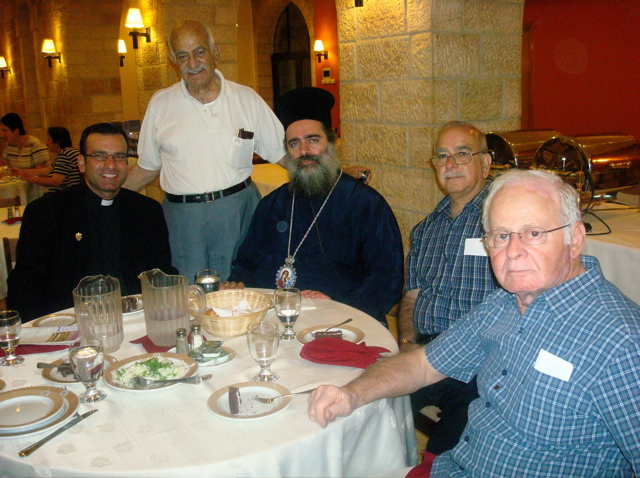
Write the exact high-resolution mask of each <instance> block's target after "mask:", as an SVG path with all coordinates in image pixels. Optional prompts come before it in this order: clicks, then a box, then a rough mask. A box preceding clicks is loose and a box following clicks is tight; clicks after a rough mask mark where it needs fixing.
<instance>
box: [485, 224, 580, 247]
mask: <svg viewBox="0 0 640 478" xmlns="http://www.w3.org/2000/svg"><path fill="white" fill-rule="evenodd" d="M570 225H571V224H565V225H564V226H560V227H556V228H555V229H548V230H546V231H545V230H544V229H542V228H541V227H526V228H524V229H520V231H518V232H505V231H489V232H486V233H484V234H483V235H482V239H483V240H484V242H485V244H486V245H487V246H488V247H490V248H492V249H500V248H501V247H505V246H506V245H507V244H509V242H511V236H512V235H513V234H516V235H517V236H518V238H520V242H522V243H523V244H524V245H525V246H539V245H540V244H544V243H545V242H547V234H548V233H550V232H554V231H559V230H560V229H564V228H565V227H569V226H570Z"/></svg>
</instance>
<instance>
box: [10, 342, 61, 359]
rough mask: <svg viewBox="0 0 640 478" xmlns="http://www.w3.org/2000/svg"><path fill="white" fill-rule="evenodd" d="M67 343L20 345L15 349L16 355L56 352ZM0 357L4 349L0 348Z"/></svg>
mask: <svg viewBox="0 0 640 478" xmlns="http://www.w3.org/2000/svg"><path fill="white" fill-rule="evenodd" d="M67 348H69V345H32V344H26V345H20V344H18V348H17V349H16V355H29V354H43V353H46V352H56V351H57V350H65V349H67ZM0 357H4V350H0Z"/></svg>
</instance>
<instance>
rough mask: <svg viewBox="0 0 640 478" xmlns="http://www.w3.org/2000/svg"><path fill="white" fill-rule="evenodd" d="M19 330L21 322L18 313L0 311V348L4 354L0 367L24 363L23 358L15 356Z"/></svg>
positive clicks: (14, 311)
mask: <svg viewBox="0 0 640 478" xmlns="http://www.w3.org/2000/svg"><path fill="white" fill-rule="evenodd" d="M21 329H22V320H21V319H20V314H19V313H18V311H16V310H3V311H0V347H2V349H3V350H4V354H5V357H4V358H3V359H1V360H0V365H4V366H9V365H18V364H19V363H22V362H24V357H21V356H19V355H16V347H17V346H18V342H19V341H20V330H21Z"/></svg>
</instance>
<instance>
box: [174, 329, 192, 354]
mask: <svg viewBox="0 0 640 478" xmlns="http://www.w3.org/2000/svg"><path fill="white" fill-rule="evenodd" d="M188 351H189V344H188V343H187V329H176V353H177V354H183V355H186V354H187V352H188Z"/></svg>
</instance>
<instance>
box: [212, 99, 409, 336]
mask: <svg viewBox="0 0 640 478" xmlns="http://www.w3.org/2000/svg"><path fill="white" fill-rule="evenodd" d="M333 104H334V98H333V95H331V93H329V92H328V91H326V90H323V89H320V88H301V89H298V90H292V91H290V92H288V93H286V94H285V95H283V96H282V97H281V98H279V99H278V101H277V102H276V108H275V112H276V115H277V116H278V117H279V118H280V120H281V121H282V123H283V125H284V128H285V146H286V149H287V156H286V167H287V170H288V172H289V180H290V182H289V184H285V185H284V186H281V187H280V188H279V189H277V190H276V191H274V192H272V193H271V194H269V195H268V196H267V197H265V198H263V199H262V201H260V203H259V204H258V207H257V209H256V211H255V213H254V215H253V220H252V221H251V226H250V227H249V231H248V233H247V236H246V238H245V240H244V242H243V243H242V245H241V246H240V249H239V251H238V255H237V258H236V260H235V262H234V264H233V270H232V272H231V277H230V278H229V280H230V281H234V282H239V281H241V282H243V283H244V284H245V285H247V286H249V287H265V288H275V287H291V286H294V287H297V288H299V289H301V290H302V295H303V296H306V297H312V298H331V299H333V300H336V301H338V302H342V303H345V304H348V305H350V306H352V307H355V308H357V309H360V310H362V311H364V312H366V313H368V314H369V315H371V316H372V317H374V318H376V319H378V320H379V321H380V322H382V323H385V324H386V319H385V314H386V313H387V312H388V311H389V310H390V309H391V307H393V305H394V304H396V303H397V302H398V301H399V300H400V296H401V294H402V287H403V282H404V277H403V274H404V272H403V264H404V256H403V253H402V239H401V236H400V231H399V229H398V224H397V222H396V219H395V217H394V215H393V212H392V211H391V208H390V207H389V205H388V204H387V202H386V201H385V199H384V198H383V197H382V196H381V195H380V194H379V193H378V192H377V191H376V190H375V189H373V188H371V187H369V186H367V185H365V184H363V183H362V182H360V181H358V180H356V179H354V178H352V177H350V176H348V175H346V174H343V173H342V171H341V170H340V163H339V162H338V159H337V156H336V150H335V134H334V133H333V130H332V129H331V107H332V106H333ZM229 286H230V285H229V284H226V287H229ZM223 287H225V285H224V284H223Z"/></svg>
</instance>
